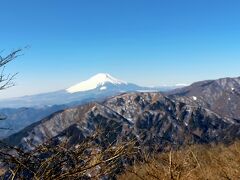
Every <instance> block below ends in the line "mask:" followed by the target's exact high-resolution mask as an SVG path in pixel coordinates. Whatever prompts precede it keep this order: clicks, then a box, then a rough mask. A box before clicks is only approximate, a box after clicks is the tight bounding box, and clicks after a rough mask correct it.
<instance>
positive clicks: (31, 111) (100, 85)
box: [0, 73, 181, 138]
mask: <svg viewBox="0 0 240 180" xmlns="http://www.w3.org/2000/svg"><path fill="white" fill-rule="evenodd" d="M176 87H181V86H176ZM176 87H175V86H171V87H170V86H163V87H156V88H148V87H141V86H138V85H135V84H132V83H127V82H124V81H122V80H118V79H116V78H114V77H112V76H111V75H109V74H106V73H100V74H97V75H95V76H93V77H91V78H90V79H88V80H86V81H83V82H81V83H79V84H76V85H74V86H72V87H70V88H68V89H66V90H61V91H56V92H50V93H44V94H38V95H33V96H24V97H19V98H11V99H6V100H1V101H0V115H3V116H6V117H7V120H6V121H0V128H9V129H8V130H4V131H1V132H0V138H4V137H7V136H9V135H11V134H14V133H16V132H18V131H20V130H22V129H23V128H24V127H26V126H28V125H30V124H32V123H35V122H37V121H40V120H41V119H43V118H45V117H47V116H49V115H51V114H52V113H54V112H57V111H59V110H63V109H66V108H69V107H74V106H77V105H82V104H85V103H88V102H96V101H97V102H100V101H103V100H104V99H106V98H108V97H111V96H115V95H118V94H121V93H124V92H137V91H147V92H149V91H167V90H170V89H174V88H176Z"/></svg>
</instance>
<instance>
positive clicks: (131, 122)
mask: <svg viewBox="0 0 240 180" xmlns="http://www.w3.org/2000/svg"><path fill="white" fill-rule="evenodd" d="M99 87H100V88H101V87H102V85H101V86H99ZM239 87H240V78H223V79H219V80H211V81H203V82H197V83H194V84H192V85H190V86H188V87H184V88H181V89H177V90H173V91H169V92H165V93H164V94H163V93H159V92H127V93H123V94H121V95H117V96H114V97H110V98H107V100H105V101H102V102H92V103H86V104H85V105H81V106H77V107H73V108H67V109H66V110H62V111H60V112H56V113H54V114H52V115H50V116H49V117H46V118H44V119H43V120H41V121H38V122H36V123H34V124H32V125H30V126H28V127H26V128H25V129H23V130H22V131H20V132H18V133H16V134H14V135H11V136H10V137H8V138H7V139H5V141H6V142H8V143H11V144H13V145H18V146H20V147H22V148H24V149H25V150H30V149H32V148H33V147H34V146H35V145H39V144H42V143H43V142H46V140H49V139H52V140H53V141H62V140H66V139H68V140H69V142H72V143H73V145H74V143H77V142H80V141H82V140H83V139H84V138H86V137H87V136H89V135H90V134H92V133H93V132H94V131H95V130H96V129H97V128H99V127H100V128H101V129H102V131H103V132H105V134H106V136H105V137H100V139H99V141H100V142H104V138H108V139H109V140H110V141H112V142H117V140H120V139H122V138H126V137H128V136H133V137H135V138H136V139H138V142H139V143H140V144H141V145H142V146H145V147H149V148H153V147H154V148H155V149H158V150H160V151H161V150H165V149H167V148H169V147H170V148H171V147H179V146H182V145H185V144H193V143H211V142H213V143H216V142H231V141H233V140H234V139H236V138H240V121H239V119H240V116H239V113H240V112H239V111H240V106H239V102H240V101H239V93H240V89H239ZM75 89H78V88H77V86H75V87H74V88H71V90H74V91H75Z"/></svg>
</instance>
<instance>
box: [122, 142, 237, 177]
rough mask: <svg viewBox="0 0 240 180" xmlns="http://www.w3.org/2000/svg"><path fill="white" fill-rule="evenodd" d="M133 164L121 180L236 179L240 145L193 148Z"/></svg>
mask: <svg viewBox="0 0 240 180" xmlns="http://www.w3.org/2000/svg"><path fill="white" fill-rule="evenodd" d="M144 159H145V162H144V163H136V164H135V165H134V166H133V167H130V168H128V169H127V171H126V173H125V174H123V175H121V176H120V177H119V178H118V179H120V180H128V179H129V180H140V179H142V180H156V179H159V180H160V179H161V180H163V179H165V180H167V179H172V180H196V179H197V180H201V179H202V180H205V179H206V180H221V179H223V180H224V179H227V180H239V179H240V142H239V141H238V142H235V143H234V144H232V145H230V146H228V147H227V146H224V145H217V146H214V147H212V146H210V145H194V146H190V147H186V148H184V149H182V150H179V151H171V152H169V153H162V154H158V155H154V157H150V156H148V155H147V154H145V155H144Z"/></svg>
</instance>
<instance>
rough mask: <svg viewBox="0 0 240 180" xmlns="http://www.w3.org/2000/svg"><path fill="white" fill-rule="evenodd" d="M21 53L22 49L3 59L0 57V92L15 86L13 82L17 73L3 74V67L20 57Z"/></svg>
mask: <svg viewBox="0 0 240 180" xmlns="http://www.w3.org/2000/svg"><path fill="white" fill-rule="evenodd" d="M21 51H22V49H18V50H15V51H12V52H11V53H10V54H8V55H7V56H4V57H3V56H1V55H0V68H2V71H1V74H0V90H4V89H7V88H10V87H12V86H14V85H15V84H14V81H13V80H14V78H15V76H16V75H17V73H15V74H5V65H7V64H8V63H9V62H11V61H13V60H14V59H16V58H17V57H19V56H21V55H22V54H20V52H21Z"/></svg>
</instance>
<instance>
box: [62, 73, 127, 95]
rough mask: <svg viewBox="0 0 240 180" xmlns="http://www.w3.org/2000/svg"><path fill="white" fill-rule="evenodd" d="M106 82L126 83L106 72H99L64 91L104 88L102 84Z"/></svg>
mask: <svg viewBox="0 0 240 180" xmlns="http://www.w3.org/2000/svg"><path fill="white" fill-rule="evenodd" d="M107 83H110V84H114V85H121V84H127V83H126V82H124V81H121V80H118V79H116V78H114V77H112V76H111V75H109V74H107V73H99V74H97V75H95V76H93V77H91V78H90V79H88V80H86V81H83V82H81V83H79V84H76V85H74V86H72V87H70V88H68V89H66V91H67V92H69V93H76V92H83V91H89V90H93V89H96V88H100V90H105V89H106V87H105V86H104V85H105V84H107Z"/></svg>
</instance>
